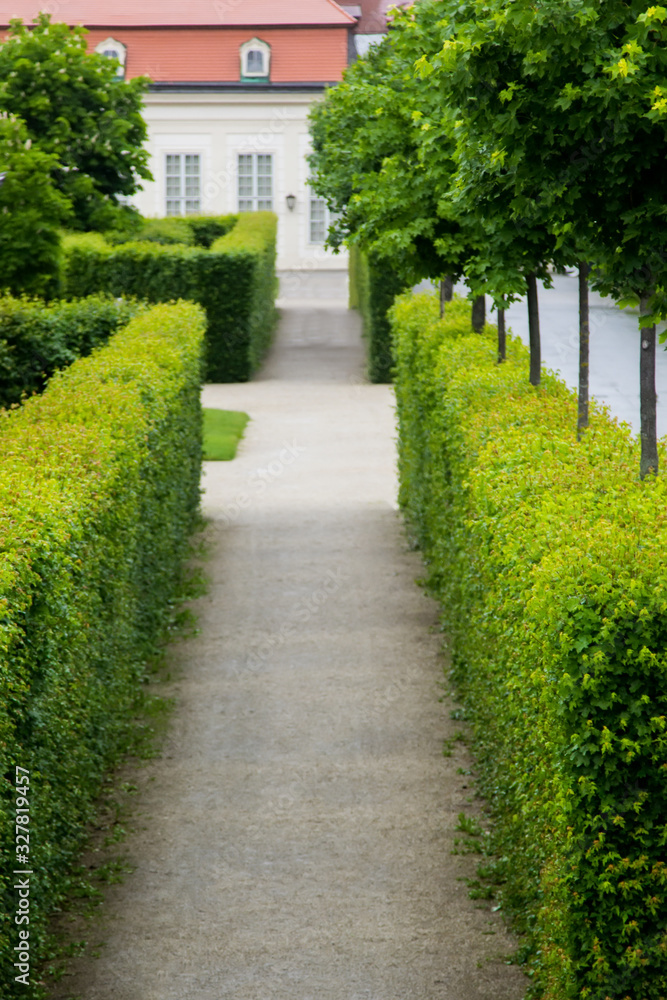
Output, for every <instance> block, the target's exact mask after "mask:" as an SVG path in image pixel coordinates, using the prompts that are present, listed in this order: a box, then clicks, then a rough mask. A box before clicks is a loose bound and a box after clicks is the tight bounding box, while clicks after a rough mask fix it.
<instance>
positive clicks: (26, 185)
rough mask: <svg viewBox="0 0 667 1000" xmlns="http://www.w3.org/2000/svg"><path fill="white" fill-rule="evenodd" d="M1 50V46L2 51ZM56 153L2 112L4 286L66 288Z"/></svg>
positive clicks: (48, 291)
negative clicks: (44, 148) (40, 145)
mask: <svg viewBox="0 0 667 1000" xmlns="http://www.w3.org/2000/svg"><path fill="white" fill-rule="evenodd" d="M0 51H1V50H0ZM55 164H56V160H55V157H53V156H48V155H47V154H46V153H43V152H41V151H40V150H39V149H37V148H35V147H31V142H30V139H29V137H28V132H27V130H26V128H25V126H24V125H23V123H22V122H20V121H19V120H18V119H16V118H14V117H12V116H7V115H5V116H0V173H4V174H5V175H6V176H5V179H4V182H3V183H2V186H0V290H4V291H7V290H8V291H11V292H13V293H14V294H17V295H20V294H21V293H22V292H26V293H29V294H31V295H46V296H52V295H57V294H58V292H59V290H60V258H61V252H60V235H59V232H58V223H59V222H60V221H61V220H62V219H64V218H65V216H66V214H67V202H66V200H65V199H64V198H63V196H62V195H61V194H60V193H59V192H58V191H57V190H56V189H55V187H54V185H53V181H52V180H51V171H52V170H53V168H54V166H55Z"/></svg>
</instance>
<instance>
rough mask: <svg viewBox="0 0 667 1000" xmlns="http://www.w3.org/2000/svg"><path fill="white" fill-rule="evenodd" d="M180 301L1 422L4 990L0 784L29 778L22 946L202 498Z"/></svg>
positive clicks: (10, 840) (41, 913) (7, 823)
mask: <svg viewBox="0 0 667 1000" xmlns="http://www.w3.org/2000/svg"><path fill="white" fill-rule="evenodd" d="M204 326H205V320H204V315H203V312H202V310H201V309H199V308H198V307H197V306H195V305H194V304H190V303H178V304H176V305H169V306H166V305H165V306H159V307H156V308H154V309H152V310H151V311H150V312H146V313H144V314H143V315H141V316H137V317H135V318H134V319H133V320H132V321H131V322H130V324H129V326H128V327H126V328H125V329H123V330H121V331H120V332H118V333H116V334H115V335H114V336H113V337H112V338H111V340H110V341H109V343H108V345H107V346H105V347H102V348H98V349H97V350H95V351H94V352H93V354H92V355H91V356H90V357H88V358H84V359H82V360H80V361H77V362H75V363H74V364H73V365H72V366H71V367H70V368H68V369H67V370H66V371H65V372H64V373H62V374H61V375H58V376H56V377H55V378H54V379H52V381H51V382H50V384H49V386H48V388H47V389H46V391H45V392H44V394H43V395H42V396H36V397H33V398H32V399H30V400H28V401H27V402H26V404H25V405H24V406H22V407H20V408H18V409H16V410H11V411H5V412H4V414H0V443H1V445H2V448H1V457H0V469H1V475H0V494H1V495H0V537H2V544H3V562H2V570H1V571H0V607H1V608H2V617H1V618H0V706H1V708H0V756H1V757H2V762H1V767H0V773H2V775H3V776H4V777H3V784H2V789H1V793H2V794H1V798H0V844H1V846H2V854H3V857H4V858H5V859H6V860H7V863H6V864H5V865H4V866H3V872H2V879H3V880H4V881H3V882H2V883H1V892H2V905H1V906H0V913H1V914H2V922H1V923H0V955H1V956H2V961H1V962H0V984H1V985H0V991H1V992H2V996H3V997H6V998H8V1000H9V998H14V997H19V996H20V997H30V996H31V995H33V993H32V990H29V989H27V988H26V987H24V986H21V985H17V984H15V983H14V982H13V976H14V970H13V965H12V963H13V961H14V959H13V958H12V957H11V956H12V955H13V954H14V953H13V951H12V950H11V949H12V948H13V947H14V945H15V944H16V943H17V936H16V931H17V928H16V927H15V926H14V924H13V922H11V920H12V915H13V914H14V912H15V910H16V906H17V897H16V893H15V892H14V890H13V888H12V884H13V881H14V879H13V877H12V876H11V875H10V874H9V873H10V871H11V870H12V869H13V868H14V867H18V866H15V865H14V864H13V860H14V858H15V856H16V852H15V849H14V843H15V837H14V823H13V819H14V816H13V810H12V802H13V798H12V795H11V791H12V789H11V784H10V781H9V780H8V779H10V778H13V775H14V768H15V766H19V767H23V768H27V769H29V770H30V784H31V789H30V799H31V814H30V815H31V830H30V847H31V852H30V861H31V864H30V868H31V869H32V871H33V872H34V874H33V875H32V876H31V879H30V887H31V923H30V944H31V949H30V950H31V954H32V959H33V968H36V967H37V963H38V962H39V960H40V957H43V950H42V949H43V946H44V934H45V926H46V921H47V919H48V916H49V913H50V912H51V911H52V910H53V908H54V907H56V906H57V905H58V903H59V901H60V899H61V895H62V889H63V885H64V884H65V883H64V880H65V873H66V869H67V865H68V863H69V862H70V860H71V859H72V857H73V856H74V855H75V854H76V852H77V850H78V849H79V848H80V846H81V839H82V835H83V833H84V832H85V824H86V822H87V821H88V820H90V818H91V817H92V815H93V812H94V800H95V796H96V794H97V792H98V790H99V786H100V780H101V776H102V775H103V773H104V771H105V769H106V768H107V767H108V766H109V764H110V763H112V762H113V760H114V758H115V756H116V754H117V752H118V748H119V745H120V744H122V742H123V738H124V734H126V732H127V730H128V728H129V727H130V726H131V725H132V717H133V713H134V710H135V708H136V705H137V702H138V699H139V695H140V685H141V681H142V678H143V676H144V672H145V662H146V658H147V656H149V655H150V653H151V652H152V651H153V649H154V646H155V642H156V640H157V639H158V638H159V637H160V636H161V634H162V632H163V630H164V627H165V625H166V623H167V621H168V618H169V612H170V601H172V600H173V597H174V594H175V588H176V585H177V583H178V581H179V578H180V574H181V566H182V560H183V558H184V556H185V554H186V551H187V546H188V537H189V534H190V532H191V530H192V527H193V524H194V521H195V517H196V514H197V510H198V506H199V475H200V466H201V408H200V402H199V393H200V379H201V353H202V344H203V335H204Z"/></svg>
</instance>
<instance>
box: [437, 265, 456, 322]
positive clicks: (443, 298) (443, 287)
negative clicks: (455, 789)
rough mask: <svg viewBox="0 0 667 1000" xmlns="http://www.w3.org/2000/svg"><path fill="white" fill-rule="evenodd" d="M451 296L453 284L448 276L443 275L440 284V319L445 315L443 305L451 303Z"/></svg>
mask: <svg viewBox="0 0 667 1000" xmlns="http://www.w3.org/2000/svg"><path fill="white" fill-rule="evenodd" d="M453 295H454V282H453V280H452V278H451V277H450V275H445V277H444V278H443V279H442V281H441V282H440V319H442V317H443V316H444V315H445V303H446V302H451V301H452V296H453Z"/></svg>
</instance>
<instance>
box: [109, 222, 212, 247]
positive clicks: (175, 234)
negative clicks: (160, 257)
mask: <svg viewBox="0 0 667 1000" xmlns="http://www.w3.org/2000/svg"><path fill="white" fill-rule="evenodd" d="M104 238H105V240H106V241H107V243H109V244H111V245H112V246H119V245H120V244H122V243H131V242H140V243H160V244H161V245H162V246H171V245H172V244H180V243H182V244H184V245H185V246H194V242H195V238H194V233H193V232H192V229H191V228H190V227H189V226H188V224H187V222H186V221H185V219H181V218H169V219H142V220H141V225H139V226H134V227H132V228H130V229H124V230H123V229H120V230H113V229H112V230H109V231H108V232H106V233H105V234H104Z"/></svg>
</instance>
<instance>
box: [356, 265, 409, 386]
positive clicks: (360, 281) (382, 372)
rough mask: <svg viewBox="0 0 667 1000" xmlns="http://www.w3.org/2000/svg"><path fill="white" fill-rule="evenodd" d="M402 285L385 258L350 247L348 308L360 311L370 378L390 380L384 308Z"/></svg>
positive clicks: (391, 362) (390, 356) (390, 358)
mask: <svg viewBox="0 0 667 1000" xmlns="http://www.w3.org/2000/svg"><path fill="white" fill-rule="evenodd" d="M405 287H406V286H405V282H404V281H403V280H402V279H401V278H400V277H399V276H398V274H397V273H396V272H395V271H394V270H393V268H392V267H391V264H390V263H389V262H388V261H386V260H381V259H380V258H378V257H376V256H371V257H369V256H368V255H366V254H365V253H362V252H361V251H360V250H359V249H358V247H355V246H353V247H351V249H350V309H359V311H360V312H361V319H362V323H363V330H364V337H365V338H366V345H367V347H366V350H367V361H368V377H369V379H370V381H371V382H391V380H392V371H393V366H394V357H393V352H392V346H391V329H390V325H389V319H388V316H387V312H388V310H389V309H390V308H391V306H392V305H393V302H394V299H395V298H396V296H397V295H399V294H400V293H401V292H403V291H405Z"/></svg>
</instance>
